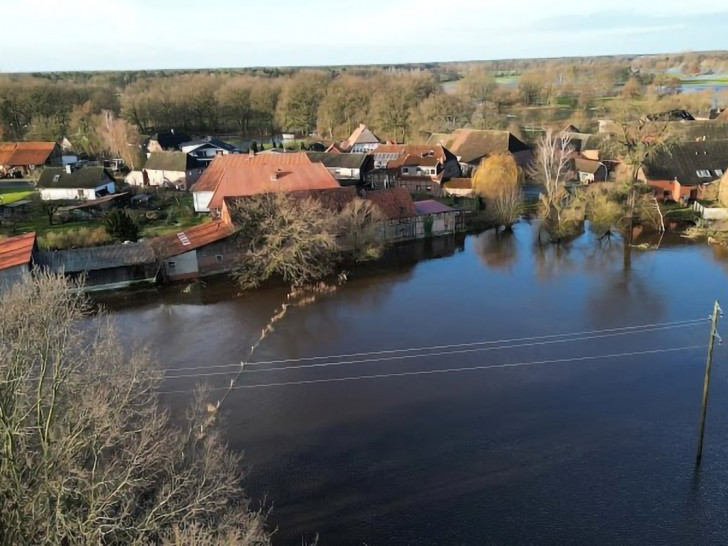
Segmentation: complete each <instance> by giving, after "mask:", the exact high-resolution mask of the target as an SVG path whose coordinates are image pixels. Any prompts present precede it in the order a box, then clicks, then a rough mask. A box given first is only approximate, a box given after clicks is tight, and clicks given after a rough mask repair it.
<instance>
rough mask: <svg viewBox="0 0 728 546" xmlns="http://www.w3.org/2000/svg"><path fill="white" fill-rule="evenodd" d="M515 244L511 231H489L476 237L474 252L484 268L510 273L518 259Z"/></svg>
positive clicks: (514, 236) (514, 237)
mask: <svg viewBox="0 0 728 546" xmlns="http://www.w3.org/2000/svg"><path fill="white" fill-rule="evenodd" d="M516 243H517V239H516V235H515V233H514V232H513V231H511V230H506V231H499V230H496V229H489V230H488V231H485V232H483V233H481V234H480V235H478V240H477V242H476V243H475V251H476V252H477V253H478V256H480V259H481V260H482V261H483V263H484V264H485V265H486V266H488V267H491V268H493V269H506V270H508V271H510V270H511V269H512V267H513V264H515V262H516V260H517V259H518V249H517V248H516Z"/></svg>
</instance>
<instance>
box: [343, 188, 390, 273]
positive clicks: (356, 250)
mask: <svg viewBox="0 0 728 546" xmlns="http://www.w3.org/2000/svg"><path fill="white" fill-rule="evenodd" d="M384 219H385V218H384V214H383V213H382V211H381V210H380V209H379V208H378V207H377V206H376V205H374V204H373V203H372V202H371V201H366V200H364V199H359V198H357V199H354V200H353V201H352V202H351V203H349V204H348V205H346V207H344V210H342V211H341V213H339V216H338V218H337V225H336V233H337V235H338V236H337V242H338V245H339V247H340V248H341V250H342V251H343V252H345V253H346V254H347V256H348V257H349V258H350V259H351V260H352V261H354V262H363V261H366V260H372V259H376V258H379V256H380V255H381V252H382V237H381V230H380V224H381V222H382V221H383V220H384Z"/></svg>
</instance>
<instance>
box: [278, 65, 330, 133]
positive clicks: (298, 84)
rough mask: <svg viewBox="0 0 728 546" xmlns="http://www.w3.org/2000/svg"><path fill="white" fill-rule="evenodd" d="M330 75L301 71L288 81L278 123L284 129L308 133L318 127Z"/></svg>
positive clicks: (281, 100) (279, 107)
mask: <svg viewBox="0 0 728 546" xmlns="http://www.w3.org/2000/svg"><path fill="white" fill-rule="evenodd" d="M327 82H328V75H327V74H325V73H322V72H299V73H297V74H296V75H295V76H293V77H292V78H291V79H290V80H288V81H287V82H286V84H285V85H284V87H283V92H282V94H281V99H280V101H279V103H278V113H277V115H278V123H279V124H280V125H281V127H283V128H284V129H287V130H289V131H293V132H296V133H300V134H304V135H308V134H309V133H310V132H311V131H313V129H315V128H316V114H317V112H318V109H319V105H320V103H321V99H322V98H323V96H324V90H325V89H326V84H327Z"/></svg>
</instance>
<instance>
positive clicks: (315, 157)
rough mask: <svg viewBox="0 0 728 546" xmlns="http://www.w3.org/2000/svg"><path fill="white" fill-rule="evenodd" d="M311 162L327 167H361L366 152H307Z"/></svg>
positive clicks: (366, 157)
mask: <svg viewBox="0 0 728 546" xmlns="http://www.w3.org/2000/svg"><path fill="white" fill-rule="evenodd" d="M307 155H308V158H309V159H310V160H311V163H323V164H324V167H327V168H329V169H335V168H340V169H361V168H362V166H363V165H364V163H365V162H366V160H367V159H368V157H369V156H368V155H367V154H332V153H328V152H307Z"/></svg>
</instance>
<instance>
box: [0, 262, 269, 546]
mask: <svg viewBox="0 0 728 546" xmlns="http://www.w3.org/2000/svg"><path fill="white" fill-rule="evenodd" d="M77 288H78V287H77V286H75V285H71V284H68V283H67V282H66V281H65V280H64V279H63V278H62V277H61V276H54V275H51V274H46V273H39V274H36V275H35V276H34V277H33V278H32V279H30V278H28V279H26V280H25V281H23V282H21V283H18V284H16V285H14V286H13V287H12V288H11V289H10V290H9V291H8V292H6V293H4V294H3V305H2V306H0V354H2V355H3V356H2V361H0V543H2V544H108V545H121V544H161V543H175V544H178V543H184V544H198V545H200V544H233V543H234V544H241V545H244V546H263V545H267V544H269V537H268V536H267V534H266V533H265V531H264V527H263V525H264V518H263V515H262V514H261V513H259V512H255V511H252V510H251V509H250V503H249V501H248V499H247V498H246V497H245V495H244V492H243V490H242V488H241V479H242V474H241V470H240V460H239V458H238V457H236V456H235V455H233V454H231V453H230V452H229V451H228V450H227V449H226V447H225V444H224V443H223V441H222V439H221V437H220V434H219V432H218V431H217V430H216V427H215V426H214V425H215V424H214V415H215V412H214V409H215V408H205V407H204V406H203V404H202V399H203V397H204V394H205V393H204V392H199V393H198V395H197V396H196V399H195V403H194V404H192V406H191V407H190V410H189V411H188V413H187V416H186V418H185V419H183V420H181V424H180V425H175V424H173V423H172V420H171V419H170V416H169V412H168V411H167V410H166V409H165V408H164V407H163V406H162V405H161V404H160V402H159V397H158V394H157V392H158V389H159V386H160V383H161V380H162V373H161V372H159V371H156V370H155V369H154V368H153V366H152V365H151V362H150V359H149V355H148V353H146V352H145V351H144V350H143V349H141V350H136V349H132V350H131V351H130V350H129V344H128V343H125V342H123V341H122V340H121V339H120V338H119V335H118V333H117V331H116V329H115V328H114V326H113V324H112V323H111V321H109V320H108V318H107V317H105V316H104V315H103V314H101V315H99V314H97V313H95V314H94V315H91V314H90V311H91V309H90V307H89V306H88V305H87V304H86V302H85V300H83V299H82V297H81V296H80V295H79V293H78V291H77V290H76V289H77ZM211 410H213V411H211ZM193 539H194V540H193Z"/></svg>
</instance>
